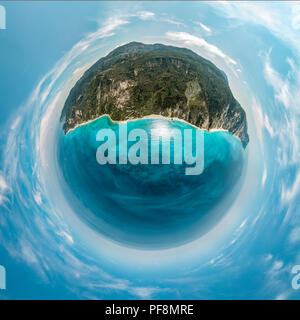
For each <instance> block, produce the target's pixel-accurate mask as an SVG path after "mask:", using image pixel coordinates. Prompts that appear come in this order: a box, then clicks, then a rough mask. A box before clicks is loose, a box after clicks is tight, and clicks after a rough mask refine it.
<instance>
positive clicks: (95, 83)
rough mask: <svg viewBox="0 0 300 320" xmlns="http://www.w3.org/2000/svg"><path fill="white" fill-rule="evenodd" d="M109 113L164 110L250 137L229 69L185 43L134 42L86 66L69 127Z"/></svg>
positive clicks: (69, 110) (126, 115) (68, 113)
mask: <svg viewBox="0 0 300 320" xmlns="http://www.w3.org/2000/svg"><path fill="white" fill-rule="evenodd" d="M104 114H107V115H109V116H110V117H111V119H112V120H115V121H121V120H129V119H136V118H142V117H145V116H149V115H153V114H155V115H160V116H165V117H168V118H178V119H181V120H185V121H187V122H189V123H191V124H193V125H195V126H197V127H199V128H201V129H206V130H212V129H223V130H227V131H229V132H231V133H232V134H233V135H235V136H237V137H238V138H239V139H240V140H241V142H242V144H243V146H244V147H246V145H247V144H248V142H249V137H248V133H247V121H246V114H245V111H244V110H243V109H242V107H241V106H240V104H239V103H238V101H237V100H236V99H235V98H234V97H233V95H232V93H231V90H230V88H229V84H228V80H227V77H226V75H225V73H224V72H223V71H221V70H219V69H218V68H217V67H216V66H215V65H214V64H212V63H211V62H210V61H208V60H206V59H204V58H202V57H200V56H199V55H197V54H196V53H194V52H193V51H191V50H189V49H185V48H177V47H173V46H165V45H162V44H153V45H146V44H143V43H138V42H131V43H129V44H126V45H124V46H121V47H118V48H117V49H115V50H113V51H112V52H111V53H109V54H108V55H107V56H106V57H104V58H102V59H100V60H99V61H98V62H96V63H95V64H94V65H93V66H92V67H91V68H90V69H89V70H87V71H86V72H85V74H84V75H83V76H82V78H81V79H80V80H79V81H78V82H77V83H76V85H75V86H74V87H73V89H72V90H71V92H70V94H69V96H68V98H67V100H66V103H65V105H64V108H63V111H62V115H61V120H62V121H65V122H64V126H63V128H64V131H65V133H67V132H68V131H69V130H71V129H73V128H74V127H76V126H77V125H80V124H82V123H84V122H86V121H90V120H93V119H97V118H99V117H100V116H101V115H104Z"/></svg>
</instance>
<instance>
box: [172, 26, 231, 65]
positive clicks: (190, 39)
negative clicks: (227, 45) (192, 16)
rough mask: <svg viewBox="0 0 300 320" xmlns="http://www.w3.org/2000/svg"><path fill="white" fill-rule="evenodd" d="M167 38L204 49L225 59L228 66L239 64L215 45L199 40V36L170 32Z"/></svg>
mask: <svg viewBox="0 0 300 320" xmlns="http://www.w3.org/2000/svg"><path fill="white" fill-rule="evenodd" d="M166 37H167V38H168V39H170V40H174V41H181V42H182V43H183V44H185V45H192V46H196V47H199V48H202V49H204V50H205V51H207V52H208V53H209V54H211V55H213V56H217V57H220V58H222V59H224V60H225V62H226V63H228V64H231V65H236V64H237V62H236V61H235V60H233V59H231V58H230V57H229V56H227V55H226V54H225V53H224V52H223V51H222V50H220V49H219V48H218V47H216V46H215V45H213V44H210V43H208V42H207V41H206V40H204V39H202V38H199V37H197V36H194V35H192V34H190V33H187V32H171V31H168V32H167V33H166Z"/></svg>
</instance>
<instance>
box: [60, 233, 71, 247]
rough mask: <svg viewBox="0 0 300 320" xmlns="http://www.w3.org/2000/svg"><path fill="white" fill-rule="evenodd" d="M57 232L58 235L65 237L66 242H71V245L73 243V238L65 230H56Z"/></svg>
mask: <svg viewBox="0 0 300 320" xmlns="http://www.w3.org/2000/svg"><path fill="white" fill-rule="evenodd" d="M57 234H58V235H59V236H61V237H63V238H65V239H66V241H67V243H68V244H71V245H72V244H74V240H73V238H72V236H71V235H70V234H68V233H67V232H65V231H60V232H57Z"/></svg>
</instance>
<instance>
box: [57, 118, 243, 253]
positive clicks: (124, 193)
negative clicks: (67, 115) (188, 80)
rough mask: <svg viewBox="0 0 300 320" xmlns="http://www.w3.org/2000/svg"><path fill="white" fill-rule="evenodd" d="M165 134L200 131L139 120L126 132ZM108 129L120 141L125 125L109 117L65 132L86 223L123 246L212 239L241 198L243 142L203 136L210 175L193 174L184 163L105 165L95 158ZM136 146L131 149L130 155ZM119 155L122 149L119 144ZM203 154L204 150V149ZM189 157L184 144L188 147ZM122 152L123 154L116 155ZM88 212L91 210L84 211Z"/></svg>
mask: <svg viewBox="0 0 300 320" xmlns="http://www.w3.org/2000/svg"><path fill="white" fill-rule="evenodd" d="M153 128H154V129H158V128H162V131H172V130H173V129H178V130H180V132H182V136H183V135H184V130H186V129H189V130H193V131H194V134H193V136H192V137H193V142H192V144H193V146H194V152H195V146H196V135H195V131H196V130H199V129H196V128H195V127H193V126H191V125H189V124H187V123H185V122H181V121H177V120H175V121H174V120H168V119H140V120H137V121H130V122H128V123H127V131H128V132H130V131H131V130H134V129H143V130H145V132H146V133H147V135H148V139H149V149H150V150H151V148H150V144H151V140H155V139H156V137H155V136H153V135H151V130H152V129H153ZM101 129H112V130H113V131H114V132H115V134H116V136H117V137H118V136H119V124H118V123H114V122H112V121H111V120H110V118H109V117H107V116H104V117H101V118H99V119H97V120H95V121H92V122H89V123H88V124H85V125H81V126H79V127H77V128H76V129H75V130H72V131H69V132H68V134H66V135H65V134H62V137H61V142H60V153H59V159H60V160H59V163H60V165H61V170H62V172H63V175H64V177H65V180H66V182H67V184H68V186H69V187H70V190H71V191H72V193H73V194H74V199H73V201H72V205H73V206H74V211H75V212H76V213H77V214H78V216H79V217H80V219H82V220H83V221H84V222H85V223H88V224H89V225H90V226H91V227H93V228H94V229H95V230H96V231H97V232H100V234H103V235H105V236H106V237H108V238H109V239H111V240H113V241H116V242H119V243H120V244H122V245H127V246H132V247H138V248H151V249H153V248H160V249H161V248H172V247H176V246H178V245H182V244H184V243H187V242H189V241H192V240H195V239H197V238H198V237H200V236H201V235H203V234H205V233H207V232H208V231H209V230H210V228H211V227H212V226H214V225H215V224H217V223H218V221H219V220H220V219H221V218H222V217H223V215H225V214H226V212H227V210H228V208H229V207H230V205H231V203H232V202H233V200H234V198H235V197H236V196H237V194H238V193H239V183H240V180H241V176H242V171H243V165H244V149H243V147H242V144H241V142H240V140H239V139H238V138H236V137H234V136H233V135H232V134H231V133H228V132H225V131H213V132H207V131H204V132H202V133H203V134H204V171H203V172H202V173H201V174H199V175H186V174H185V169H186V167H187V166H188V165H187V164H186V163H185V162H183V163H182V164H174V156H173V155H174V143H171V149H170V151H171V159H170V160H171V161H170V162H171V163H170V165H169V164H162V161H161V157H162V154H161V153H162V141H161V140H160V149H159V153H160V162H159V163H160V164H152V163H151V152H149V162H148V163H149V164H137V165H135V164H131V163H130V162H128V164H105V165H100V164H99V163H98V162H97V159H96V153H97V148H98V147H99V146H100V145H101V142H97V141H96V136H97V133H98V131H99V130H101ZM132 145H133V142H131V143H128V146H127V148H128V150H129V149H130V148H131V146H132ZM117 149H118V146H117ZM201 151H202V150H201ZM182 152H183V153H184V145H183V148H182ZM117 154H119V152H118V151H117ZM83 208H84V209H83Z"/></svg>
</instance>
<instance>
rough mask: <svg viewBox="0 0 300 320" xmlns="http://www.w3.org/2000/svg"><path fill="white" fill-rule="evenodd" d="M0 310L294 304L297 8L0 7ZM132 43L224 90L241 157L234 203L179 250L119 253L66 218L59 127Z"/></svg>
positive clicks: (298, 178)
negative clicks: (147, 303)
mask: <svg viewBox="0 0 300 320" xmlns="http://www.w3.org/2000/svg"><path fill="white" fill-rule="evenodd" d="M0 5H2V6H4V7H5V9H6V23H7V27H6V29H5V30H0V48H1V50H0V57H1V59H0V70H1V71H0V126H1V129H2V130H1V134H0V265H3V266H4V267H5V268H6V272H7V286H6V287H7V289H6V290H1V291H0V298H3V299H18V298H23V299H34V298H39V299H52V298H58V299H66V298H71V299H97V298H98V299H100V298H101V299H110V298H111V299H145V298H155V299H163V298H167V299H234V298H237V299H298V298H299V291H298V290H295V289H293V288H292V279H293V277H294V275H293V273H292V269H293V267H294V266H295V265H298V264H300V255H299V243H300V236H299V234H300V219H299V218H300V216H299V214H300V211H299V210H300V203H299V192H300V168H299V163H298V162H299V161H298V159H299V152H300V145H299V136H300V135H299V129H300V128H299V123H300V122H299V110H300V109H299V105H300V94H299V89H298V88H299V85H300V76H299V71H298V70H299V62H300V61H299V58H300V44H299V40H298V39H299V36H300V5H299V4H298V3H296V2H286V3H282V2H272V3H267V2H184V3H181V2H174V3H172V4H171V5H170V2H160V1H157V2H148V1H147V2H122V3H117V2H113V1H111V2H83V1H82V2H80V1H77V2H52V3H50V2H26V3H25V2H0ZM130 41H141V42H144V43H164V44H171V45H176V46H181V47H187V48H190V49H192V50H194V51H195V52H196V53H198V54H200V55H201V56H203V57H205V58H207V59H209V60H211V61H212V62H213V63H215V64H216V65H217V66H218V67H219V68H220V69H222V70H224V71H225V72H226V74H227V76H228V79H229V84H230V87H231V89H232V92H233V94H234V96H235V97H236V98H237V100H238V101H239V102H240V103H241V105H242V106H243V108H244V109H245V110H246V113H247V120H248V129H249V136H250V144H249V146H248V147H247V150H246V156H247V168H246V171H245V177H244V184H243V186H242V188H241V190H240V193H239V196H238V197H237V198H236V199H235V201H234V202H233V203H232V206H231V208H230V210H228V213H227V215H226V216H225V217H224V218H223V219H222V221H221V222H220V223H219V224H218V225H217V226H216V227H215V228H214V229H213V230H211V231H210V232H209V233H208V234H207V235H205V236H204V237H201V238H199V239H197V240H196V241H194V242H191V243H189V244H187V245H186V246H182V247H178V248H173V249H170V250H162V251H159V250H158V251H147V252H145V251H143V250H134V249H130V248H126V247H122V246H120V245H117V244H115V243H111V242H110V241H109V240H107V239H105V238H103V237H102V236H101V235H98V234H94V233H93V232H90V230H89V229H88V227H87V226H85V225H83V224H82V222H80V221H79V220H78V219H77V218H76V215H75V214H74V212H72V209H71V207H70V205H69V203H68V202H69V201H70V197H67V196H66V192H65V190H66V186H65V185H64V181H63V179H62V177H61V176H60V175H59V170H58V164H57V161H56V158H55V154H56V151H57V146H56V143H55V142H56V141H57V136H58V135H59V132H58V129H59V116H60V112H61V109H62V107H63V102H64V100H65V99H66V97H67V95H68V92H69V90H70V89H71V88H72V86H73V85H74V84H75V83H76V81H77V80H78V79H79V78H80V77H81V75H82V74H83V72H84V71H85V70H86V69H87V68H88V67H89V66H91V65H92V64H93V63H94V62H95V61H97V60H98V59H99V58H100V57H102V56H104V55H106V54H107V53H108V52H110V51H111V50H112V49H114V48H116V47H117V46H119V45H122V44H124V43H127V42H130Z"/></svg>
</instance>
